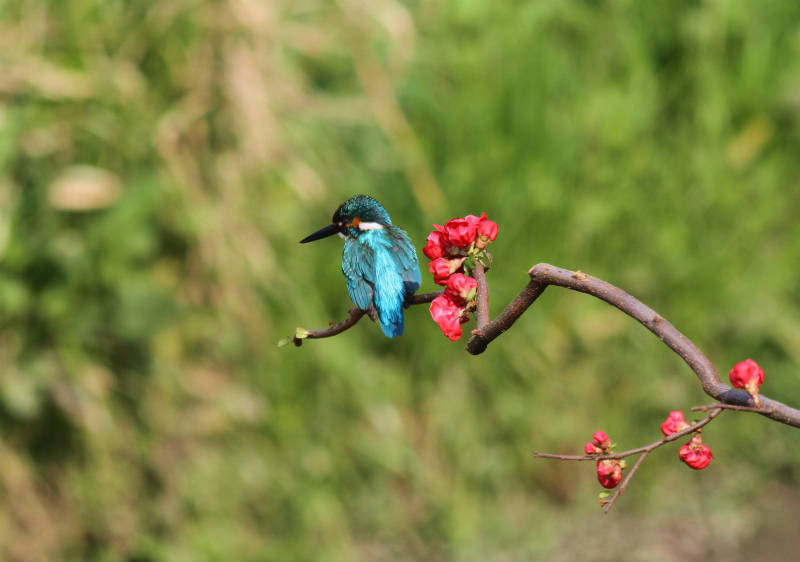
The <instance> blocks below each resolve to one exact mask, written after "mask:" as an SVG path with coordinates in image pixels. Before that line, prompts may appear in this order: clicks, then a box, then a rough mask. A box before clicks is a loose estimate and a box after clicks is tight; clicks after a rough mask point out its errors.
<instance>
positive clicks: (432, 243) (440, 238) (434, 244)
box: [422, 230, 447, 260]
mask: <svg viewBox="0 0 800 562" xmlns="http://www.w3.org/2000/svg"><path fill="white" fill-rule="evenodd" d="M446 248H447V238H446V237H445V236H444V234H442V233H441V232H440V231H438V230H434V231H433V232H431V233H430V234H428V237H427V238H426V239H425V247H424V248H422V253H423V254H425V255H426V256H427V257H428V259H430V260H435V259H436V258H441V257H443V256H444V252H445V249H446Z"/></svg>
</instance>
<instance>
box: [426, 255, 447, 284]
mask: <svg viewBox="0 0 800 562" xmlns="http://www.w3.org/2000/svg"><path fill="white" fill-rule="evenodd" d="M428 269H429V270H430V272H431V273H432V274H433V282H434V283H436V284H437V285H446V284H447V279H448V278H449V277H450V260H446V259H444V258H436V259H435V260H433V261H432V262H430V263H429V264H428Z"/></svg>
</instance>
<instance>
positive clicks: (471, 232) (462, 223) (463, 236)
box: [444, 215, 480, 248]
mask: <svg viewBox="0 0 800 562" xmlns="http://www.w3.org/2000/svg"><path fill="white" fill-rule="evenodd" d="M479 220H480V219H478V217H476V216H474V215H467V216H466V217H464V218H456V219H450V220H449V221H447V222H446V223H445V225H444V232H445V234H446V235H447V241H448V242H449V243H450V244H452V245H453V246H458V247H459V248H466V247H467V246H469V245H470V244H472V242H473V241H474V240H475V234H476V233H477V227H478V221H479Z"/></svg>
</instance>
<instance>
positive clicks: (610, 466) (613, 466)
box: [597, 459, 622, 489]
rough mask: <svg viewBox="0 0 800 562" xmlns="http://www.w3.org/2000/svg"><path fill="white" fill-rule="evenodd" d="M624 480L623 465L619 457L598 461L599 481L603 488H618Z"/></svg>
mask: <svg viewBox="0 0 800 562" xmlns="http://www.w3.org/2000/svg"><path fill="white" fill-rule="evenodd" d="M620 480H622V466H620V463H619V461H618V460H617V459H605V460H602V461H597V481H598V482H600V485H601V486H602V487H603V488H608V489H611V488H616V487H617V484H619V482H620Z"/></svg>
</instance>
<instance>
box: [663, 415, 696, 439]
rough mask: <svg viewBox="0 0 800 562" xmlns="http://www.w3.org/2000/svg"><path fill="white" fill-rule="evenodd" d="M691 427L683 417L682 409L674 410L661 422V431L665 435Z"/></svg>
mask: <svg viewBox="0 0 800 562" xmlns="http://www.w3.org/2000/svg"><path fill="white" fill-rule="evenodd" d="M687 427H689V424H688V423H687V422H686V420H685V419H684V417H683V412H681V411H680V410H673V411H672V412H670V413H669V415H668V416H667V419H666V420H664V423H662V424H661V433H663V434H664V435H672V434H673V433H678V432H679V431H683V430H684V429H686V428H687Z"/></svg>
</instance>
